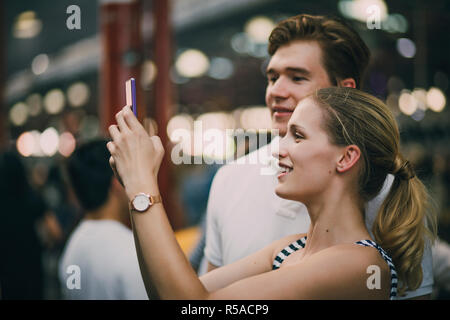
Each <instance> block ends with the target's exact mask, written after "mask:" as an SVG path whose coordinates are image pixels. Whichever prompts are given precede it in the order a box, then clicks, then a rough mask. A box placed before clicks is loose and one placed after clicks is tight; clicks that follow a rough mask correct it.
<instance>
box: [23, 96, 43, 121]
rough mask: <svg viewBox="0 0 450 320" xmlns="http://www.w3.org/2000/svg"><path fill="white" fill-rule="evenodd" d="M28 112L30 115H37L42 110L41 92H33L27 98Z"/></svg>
mask: <svg viewBox="0 0 450 320" xmlns="http://www.w3.org/2000/svg"><path fill="white" fill-rule="evenodd" d="M26 104H27V106H28V113H29V114H30V116H33V117H35V116H37V115H39V114H40V113H41V111H42V96H41V95H40V94H39V93H33V94H31V95H30V96H28V98H27V99H26Z"/></svg>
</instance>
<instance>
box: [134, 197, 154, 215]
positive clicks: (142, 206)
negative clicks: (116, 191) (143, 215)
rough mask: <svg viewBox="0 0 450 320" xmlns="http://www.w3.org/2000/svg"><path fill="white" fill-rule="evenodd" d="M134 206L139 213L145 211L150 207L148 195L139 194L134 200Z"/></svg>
mask: <svg viewBox="0 0 450 320" xmlns="http://www.w3.org/2000/svg"><path fill="white" fill-rule="evenodd" d="M133 206H134V208H135V209H136V210H138V211H145V210H147V208H148V207H149V206H150V199H149V198H148V197H147V196H146V195H143V194H139V195H137V196H136V197H135V198H134V200H133Z"/></svg>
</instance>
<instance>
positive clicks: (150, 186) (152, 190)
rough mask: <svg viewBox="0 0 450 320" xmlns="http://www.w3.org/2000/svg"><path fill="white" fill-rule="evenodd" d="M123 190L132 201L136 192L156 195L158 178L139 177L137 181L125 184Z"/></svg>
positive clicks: (157, 193) (157, 192)
mask: <svg viewBox="0 0 450 320" xmlns="http://www.w3.org/2000/svg"><path fill="white" fill-rule="evenodd" d="M125 191H126V194H127V196H128V199H129V200H130V201H132V200H133V199H134V197H135V196H136V195H137V194H138V193H145V194H148V195H150V196H157V195H159V188H158V180H157V178H156V177H151V178H148V179H145V180H144V179H142V180H141V179H140V181H139V182H135V183H130V184H129V185H127V186H125Z"/></svg>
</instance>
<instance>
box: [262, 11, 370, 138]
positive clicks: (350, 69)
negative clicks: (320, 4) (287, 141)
mask: <svg viewBox="0 0 450 320" xmlns="http://www.w3.org/2000/svg"><path fill="white" fill-rule="evenodd" d="M268 51H269V54H270V55H271V56H272V58H271V60H270V63H269V65H268V67H267V80H268V84H267V88H266V104H267V106H268V107H269V108H270V112H271V116H272V128H273V129H278V130H279V132H280V135H281V136H284V135H285V134H286V126H287V122H288V120H289V118H290V116H291V114H292V111H293V110H294V108H295V106H296V105H297V104H298V102H299V101H300V100H302V99H303V98H304V97H306V96H308V95H309V94H311V93H312V92H314V91H315V90H317V89H320V88H325V87H331V86H346V87H354V88H360V87H361V82H362V80H363V77H364V73H365V70H366V68H367V65H368V63H369V59H370V51H369V49H368V48H367V46H366V45H365V43H364V41H363V40H362V39H361V38H360V36H359V35H358V33H357V32H356V31H355V30H353V29H352V28H351V27H349V26H348V25H347V24H346V23H345V22H343V21H341V20H339V19H337V18H329V17H324V16H310V15H306V14H301V15H298V16H295V17H291V18H288V19H286V20H283V21H281V22H280V23H279V24H278V25H277V26H276V27H275V29H274V30H273V31H272V33H271V34H270V37H269V48H268Z"/></svg>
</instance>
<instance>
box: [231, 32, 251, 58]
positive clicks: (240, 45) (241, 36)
mask: <svg viewBox="0 0 450 320" xmlns="http://www.w3.org/2000/svg"><path fill="white" fill-rule="evenodd" d="M231 48H233V50H234V51H236V52H237V53H240V54H248V53H249V52H251V50H252V42H251V40H250V37H249V36H248V35H247V34H246V33H245V32H239V33H236V34H235V35H233V36H232V37H231Z"/></svg>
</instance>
